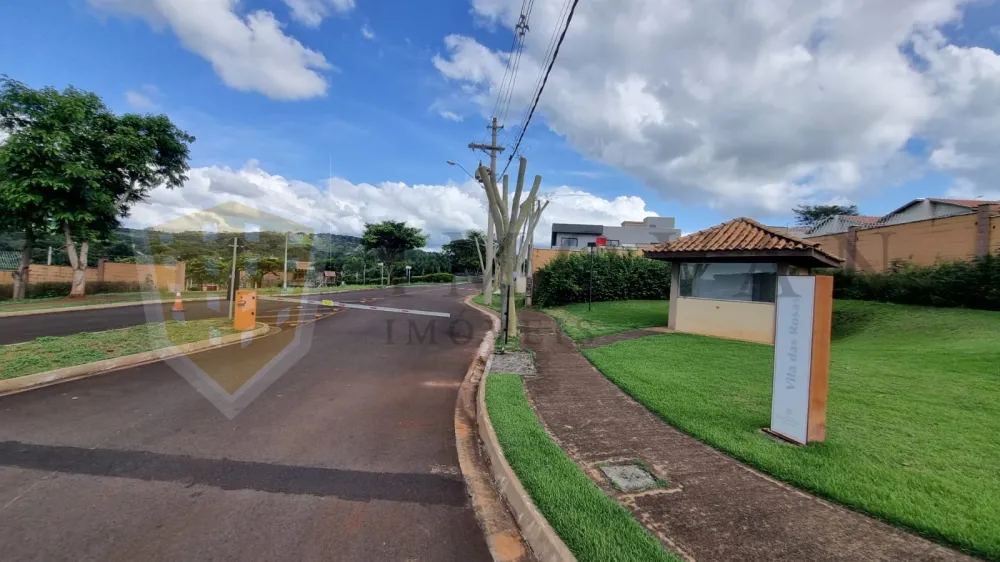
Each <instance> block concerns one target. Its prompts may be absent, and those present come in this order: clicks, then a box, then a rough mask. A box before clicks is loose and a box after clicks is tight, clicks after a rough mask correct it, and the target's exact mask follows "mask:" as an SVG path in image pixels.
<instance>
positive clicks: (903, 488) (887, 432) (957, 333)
mask: <svg viewBox="0 0 1000 562" xmlns="http://www.w3.org/2000/svg"><path fill="white" fill-rule="evenodd" d="M584 353H585V354H586V355H587V357H588V358H589V359H590V360H591V361H592V362H593V363H594V365H596V366H597V368H598V369H600V370H601V371H602V372H603V373H604V374H605V375H606V376H607V377H608V378H609V379H611V380H612V381H614V382H615V383H616V384H617V385H618V386H620V387H621V388H622V389H623V390H624V391H625V392H627V393H628V394H630V395H631V396H633V397H634V398H635V399H636V400H638V401H639V402H641V403H643V404H644V405H645V406H646V407H647V408H649V409H650V410H652V411H653V412H655V413H656V414H657V415H659V416H660V417H662V418H663V419H664V420H666V421H667V422H669V423H670V424H672V425H673V426H675V427H677V428H679V429H681V430H683V431H685V432H687V433H689V434H691V435H694V436H695V437H698V438H699V439H702V440H703V441H705V442H706V443H708V444H710V445H712V446H714V447H716V448H718V449H721V450H723V451H725V452H727V453H729V454H731V455H732V456H734V457H736V458H738V459H740V460H742V461H745V462H747V463H749V464H751V465H753V466H756V467H758V468H760V469H761V470H763V471H765V472H767V473H769V474H771V475H773V476H775V477H777V478H779V479H781V480H784V481H786V482H789V483H791V484H794V485H796V486H799V487H801V488H804V489H806V490H809V491H811V492H814V493H816V494H818V495H821V496H824V497H827V498H830V499H832V500H835V501H837V502H839V503H842V504H844V505H846V506H849V507H852V508H854V509H858V510H861V511H865V512H868V513H870V514H872V515H875V516H877V517H879V518H882V519H884V520H886V521H889V522H891V523H894V524H897V525H900V526H903V527H906V528H909V529H911V530H913V531H916V532H918V533H920V534H923V535H925V536H927V537H929V538H932V539H935V540H938V541H940V542H943V543H947V544H951V545H954V546H957V547H960V548H963V549H965V550H967V551H969V552H971V553H974V554H978V555H981V556H986V557H989V558H993V559H998V560H1000V313H996V312H987V311H976V310H962V309H941V308H925V307H916V306H906V305H894V304H882V303H871V302H857V301H836V302H835V305H834V332H833V344H832V359H831V365H830V389H829V409H828V415H827V440H826V442H824V443H816V444H811V445H809V446H807V447H795V446H790V445H785V444H780V443H777V442H776V441H774V440H772V439H771V438H769V437H766V436H764V435H761V434H760V432H759V429H760V428H762V427H767V426H768V425H769V422H770V403H771V397H770V394H771V381H772V358H773V348H772V347H771V346H766V345H759V344H751V343H742V342H735V341H728V340H721V339H715V338H708V337H700V336H693V335H686V334H667V335H662V336H652V337H648V338H642V339H638V340H632V341H627V342H620V343H616V344H613V345H610V346H605V347H601V348H597V349H591V350H586V351H584Z"/></svg>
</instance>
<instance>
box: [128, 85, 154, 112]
mask: <svg viewBox="0 0 1000 562" xmlns="http://www.w3.org/2000/svg"><path fill="white" fill-rule="evenodd" d="M159 94H160V89H159V88H157V87H156V86H154V85H153V84H143V86H142V87H141V88H140V89H139V90H128V91H126V92H125V102H126V103H127V104H128V105H129V107H131V108H132V109H135V110H137V111H151V110H153V109H156V108H157V107H159V106H158V104H157V103H156V102H155V101H154V99H155V98H156V97H157V96H159Z"/></svg>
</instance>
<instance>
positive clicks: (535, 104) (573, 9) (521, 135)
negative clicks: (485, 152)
mask: <svg viewBox="0 0 1000 562" xmlns="http://www.w3.org/2000/svg"><path fill="white" fill-rule="evenodd" d="M579 3H580V0H573V5H572V7H570V9H569V15H568V16H566V23H565V24H564V25H563V28H562V33H560V34H559V42H558V43H556V48H555V50H554V51H553V52H552V60H550V61H549V67H548V68H547V69H545V75H544V77H543V78H542V84H541V86H540V87H539V88H538V93H537V94H535V101H534V102H532V104H531V109H530V110H529V111H528V117H527V119H525V121H524V125H523V126H522V127H521V132H520V133H519V134H518V136H517V142H515V143H514V149H513V150H512V151H511V153H510V156H509V157H508V158H507V165H506V166H504V168H503V173H501V174H500V177H503V175H504V174H506V173H507V168H509V167H510V163H511V162H512V161H513V160H514V156H515V155H516V154H517V149H518V148H520V146H521V141H522V140H523V139H524V133H525V132H527V130H528V125H529V124H531V117H532V116H533V115H534V114H535V109H536V108H537V107H538V100H540V99H541V98H542V91H544V90H545V84H546V83H548V81H549V74H550V73H551V72H552V67H553V66H554V65H555V63H556V58H557V57H558V56H559V48H560V47H562V44H563V40H565V39H566V32H567V31H568V30H569V25H570V23H571V22H572V21H573V14H574V13H575V12H576V6H577V4H579Z"/></svg>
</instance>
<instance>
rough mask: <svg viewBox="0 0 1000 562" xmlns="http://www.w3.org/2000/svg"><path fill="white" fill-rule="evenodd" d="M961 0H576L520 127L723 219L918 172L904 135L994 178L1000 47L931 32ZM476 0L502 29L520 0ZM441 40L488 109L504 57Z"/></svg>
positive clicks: (556, 2)
mask: <svg viewBox="0 0 1000 562" xmlns="http://www.w3.org/2000/svg"><path fill="white" fill-rule="evenodd" d="M965 3H966V2H965V0H843V1H839V2H793V1H792V0H759V1H755V2H745V1H743V0H708V1H700V0H666V1H665V0H636V1H634V2H627V3H622V2H618V1H615V0H590V1H588V2H581V3H580V4H579V6H578V8H577V12H576V15H575V16H574V19H573V22H572V25H571V27H570V29H569V32H568V34H567V36H566V40H565V42H564V44H563V46H562V50H561V52H560V54H559V58H558V60H557V62H556V65H555V68H554V70H553V72H552V74H551V76H550V78H549V81H548V85H547V86H546V89H545V93H544V95H543V96H542V99H541V103H540V105H539V111H538V112H536V114H535V118H534V119H535V120H534V121H533V124H532V127H543V126H546V125H547V126H549V127H550V128H551V129H552V130H553V131H555V132H557V133H559V134H561V135H564V136H565V137H566V138H567V140H568V141H569V142H570V143H571V144H572V145H574V146H575V147H576V148H577V149H578V150H579V151H580V152H581V153H583V154H584V155H586V156H588V157H590V158H594V159H597V160H600V161H602V162H604V163H607V164H610V165H612V166H615V167H617V168H619V169H620V170H623V171H624V172H626V173H629V174H631V175H633V176H635V177H637V178H639V179H640V180H642V181H643V182H644V183H645V184H647V185H649V186H650V187H652V188H654V189H656V190H658V191H659V192H660V193H661V194H663V195H664V196H667V197H670V198H674V199H681V200H685V201H688V202H696V203H704V204H708V205H710V206H712V207H715V208H722V209H724V210H726V211H728V212H731V213H734V214H735V213H754V212H760V213H787V212H788V210H789V209H790V208H791V207H792V206H793V205H794V204H795V203H797V202H800V201H803V200H826V199H830V198H834V197H845V198H853V197H857V196H858V195H859V194H862V193H867V192H869V191H870V190H871V189H873V188H877V187H879V186H883V185H886V184H888V183H891V182H893V181H897V180H898V179H899V178H901V177H904V176H905V175H907V174H913V173H915V172H917V171H918V170H919V169H920V167H922V166H923V165H924V163H923V162H918V161H914V159H913V158H912V157H911V156H910V155H909V154H908V153H907V152H906V151H905V147H906V146H907V143H908V141H910V140H911V139H913V138H924V139H925V140H926V141H927V142H929V143H930V146H931V150H932V151H933V150H940V152H937V153H936V154H937V156H936V157H934V159H933V160H932V161H930V162H928V163H927V164H928V165H932V166H939V167H947V168H949V169H956V168H961V169H962V172H963V173H964V172H966V171H968V170H967V169H966V168H968V167H969V166H973V167H975V168H976V169H977V170H984V169H989V171H990V173H991V174H992V175H993V177H995V175H996V174H995V172H1000V163H997V164H989V165H987V164H986V163H984V162H983V161H982V160H983V159H984V157H985V156H990V158H989V160H991V161H993V162H997V160H996V159H995V158H992V155H993V154H995V153H996V152H997V151H998V150H1000V140H998V139H997V137H996V135H995V131H996V130H998V129H1000V111H998V110H1000V107H998V106H1000V58H998V56H997V54H996V53H994V52H993V51H991V50H988V49H982V48H975V47H971V48H966V47H958V46H956V45H950V44H948V42H947V41H946V40H945V39H944V38H943V37H942V35H941V34H940V32H939V31H938V30H939V29H940V28H941V27H942V26H944V25H945V24H948V23H953V22H956V21H959V20H960V18H961V6H962V5H963V4H965ZM563 5H564V2H563V1H562V0H539V1H538V2H536V3H535V4H534V9H533V11H532V14H531V20H530V22H529V23H530V26H531V31H530V32H529V33H528V35H527V36H526V40H525V48H524V55H523V57H522V59H521V61H520V72H519V76H518V80H517V83H516V86H515V91H514V96H513V104H514V107H515V108H524V107H525V106H526V105H527V104H528V103H529V99H530V97H531V94H532V91H533V87H534V84H535V79H536V77H537V76H539V73H540V70H541V59H542V55H543V54H544V53H545V51H546V49H547V47H548V44H549V40H550V38H551V33H552V31H553V30H554V29H556V28H557V27H558V26H561V20H560V19H559V16H560V13H561V9H562V7H563ZM472 6H473V13H474V14H475V16H476V17H477V18H480V19H484V20H487V21H489V22H491V23H493V24H495V25H500V26H503V27H505V28H507V29H508V30H509V29H512V28H513V27H514V25H515V24H516V23H517V19H518V14H519V13H520V7H521V2H520V1H518V0H472ZM444 45H445V52H444V53H443V54H442V55H439V56H437V57H435V58H434V64H435V66H436V67H437V68H438V70H439V72H440V73H441V74H442V76H444V77H445V78H447V79H449V80H453V81H456V82H457V83H458V86H459V87H460V88H466V89H470V90H471V93H472V97H473V98H474V99H475V100H476V101H477V102H478V103H479V104H480V106H481V107H483V108H484V111H489V110H490V108H491V107H492V104H493V100H494V99H495V97H496V92H497V89H498V87H499V85H500V82H501V80H502V78H503V74H504V67H505V63H506V57H507V56H508V55H507V53H503V52H497V51H491V50H490V49H489V48H487V47H485V46H484V45H482V44H480V43H479V42H477V41H476V40H475V39H473V38H470V37H465V36H460V35H451V36H448V37H446V38H445V41H444ZM914 52H915V53H916V54H917V55H916V56H918V57H919V58H920V59H921V60H920V61H919V62H915V61H914V60H913V59H914V58H915V57H914V56H913V55H912V53H914ZM908 53H910V54H908ZM513 113H514V114H515V115H518V116H519V115H520V111H519V110H518V111H515V112H513ZM515 125H516V123H508V126H515ZM529 135H530V133H529ZM970 177H972V176H970ZM983 179H985V174H984V175H983V178H982V179H977V180H976V181H977V182H979V181H982V180H983Z"/></svg>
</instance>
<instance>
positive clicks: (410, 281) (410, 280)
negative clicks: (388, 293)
mask: <svg viewBox="0 0 1000 562" xmlns="http://www.w3.org/2000/svg"><path fill="white" fill-rule="evenodd" d="M411 269H412V268H411V267H410V266H406V282H407V283H412V282H413V281H412V277H411V275H410V270H411Z"/></svg>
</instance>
